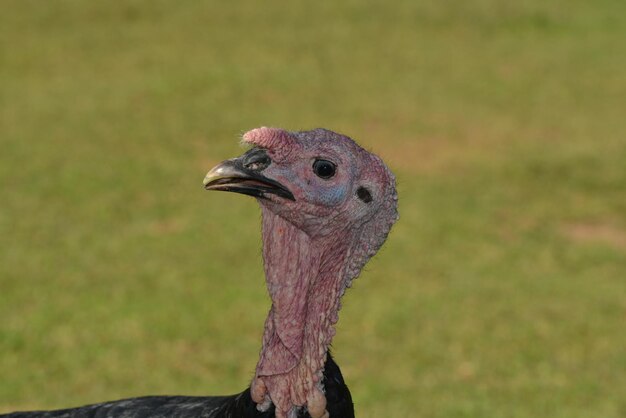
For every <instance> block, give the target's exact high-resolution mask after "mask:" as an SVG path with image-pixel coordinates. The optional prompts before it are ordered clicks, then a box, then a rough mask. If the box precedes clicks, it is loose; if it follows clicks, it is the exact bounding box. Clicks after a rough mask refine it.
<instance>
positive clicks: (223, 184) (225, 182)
mask: <svg viewBox="0 0 626 418" xmlns="http://www.w3.org/2000/svg"><path fill="white" fill-rule="evenodd" d="M203 184H204V188H205V189H206V190H221V191H225V192H236V193H242V194H246V195H249V196H254V197H259V198H265V199H267V195H268V194H273V195H276V196H280V197H283V198H285V199H289V200H296V199H295V197H294V196H293V194H292V193H291V192H290V191H289V189H287V188H286V187H285V186H283V185H282V184H280V183H279V182H277V181H275V180H272V179H270V178H268V177H265V176H263V175H262V174H261V173H260V172H259V171H255V170H251V169H248V168H246V167H244V165H243V162H242V159H241V158H233V159H231V160H226V161H223V162H221V163H219V164H218V165H216V166H215V167H213V168H212V169H211V171H209V172H208V173H207V175H206V176H205V177H204V181H203Z"/></svg>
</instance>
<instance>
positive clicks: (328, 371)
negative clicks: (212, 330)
mask: <svg viewBox="0 0 626 418" xmlns="http://www.w3.org/2000/svg"><path fill="white" fill-rule="evenodd" d="M323 384H324V387H325V389H326V391H325V392H326V399H327V402H328V404H327V408H328V413H329V417H330V418H353V417H354V408H353V405H352V397H351V395H350V391H349V390H348V387H347V386H346V384H345V382H344V380H343V376H342V375H341V370H340V369H339V366H337V364H336V363H335V361H334V360H333V359H332V357H331V356H330V354H329V355H328V359H327V361H326V366H325V369H324V380H323ZM252 417H254V418H274V407H273V406H272V407H271V408H270V409H268V410H267V411H265V412H259V411H258V410H257V409H256V404H255V403H254V402H253V401H252V398H251V397H250V389H246V390H244V391H243V392H241V393H239V394H237V395H231V396H146V397H141V398H132V399H122V400H118V401H112V402H104V403H99V404H94V405H87V406H81V407H78V408H70V409H59V410H55V411H29V412H13V413H10V414H5V415H0V418H252ZM298 418H310V416H309V414H308V413H307V412H305V411H301V412H300V414H299V415H298Z"/></svg>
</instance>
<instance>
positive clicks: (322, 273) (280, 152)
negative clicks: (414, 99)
mask: <svg viewBox="0 0 626 418" xmlns="http://www.w3.org/2000/svg"><path fill="white" fill-rule="evenodd" d="M243 140H244V142H246V143H249V144H251V145H254V146H256V147H259V148H260V149H263V150H265V151H266V152H267V155H268V156H269V158H270V159H271V164H269V165H267V166H266V167H263V168H261V169H260V171H261V172H262V175H263V176H265V177H266V178H269V179H271V180H272V181H277V182H278V183H280V184H281V185H283V186H284V187H286V188H287V189H288V190H289V191H290V192H291V193H292V195H293V197H294V199H293V200H287V199H284V198H282V197H277V196H274V195H267V196H263V197H262V198H260V199H258V200H259V203H260V205H261V209H262V215H263V260H264V266H265V278H266V281H267V287H268V291H269V295H270V297H271V299H272V308H271V310H270V312H269V314H268V318H267V320H266V322H265V332H264V334H263V346H262V349H261V354H260V358H259V363H258V364H257V369H256V374H255V378H254V380H253V381H252V386H251V395H252V399H253V400H254V401H255V402H257V403H258V404H259V408H260V409H261V410H263V409H265V408H268V407H269V405H271V404H273V405H274V406H275V408H276V417H277V418H294V417H295V413H296V411H297V410H298V408H301V407H303V406H306V407H307V409H308V411H309V412H310V414H311V416H312V417H313V418H326V417H328V415H327V411H328V410H327V408H326V403H327V399H325V395H324V391H323V387H322V386H321V380H322V372H323V368H324V363H325V361H326V352H327V349H328V346H329V345H330V343H331V341H332V338H333V336H334V334H335V328H334V327H335V324H336V323H337V320H338V318H339V316H338V311H339V309H340V307H341V302H340V300H341V297H342V296H343V294H344V292H345V291H346V288H348V287H349V286H350V285H351V282H352V280H353V279H355V278H356V277H357V276H358V275H359V273H360V272H361V269H362V268H363V266H364V265H365V263H366V262H367V261H368V260H369V259H370V258H371V257H372V256H373V255H374V254H376V252H377V251H378V249H379V248H380V246H381V245H382V244H383V242H384V241H385V239H386V238H387V234H388V233H389V231H390V229H391V227H392V225H393V223H394V222H395V221H396V220H397V219H398V213H397V199H398V198H397V194H396V188H395V178H394V176H393V174H392V173H391V171H390V170H389V169H388V168H387V167H386V166H385V164H384V163H383V162H382V160H381V159H380V158H379V157H377V156H376V155H374V154H372V153H370V152H368V151H367V150H365V149H363V148H361V147H360V146H359V145H357V144H356V142H354V141H353V140H352V139H350V138H348V137H346V136H344V135H341V134H338V133H336V132H332V131H329V130H326V129H315V130H312V131H302V132H288V131H285V130H282V129H278V128H258V129H254V130H252V131H250V132H247V133H246V134H245V135H244V136H243ZM320 160H323V161H327V162H328V161H329V162H332V163H333V164H334V166H335V167H336V170H335V171H334V174H333V175H331V176H328V177H320V176H319V175H318V174H316V173H315V170H314V166H315V163H316V162H317V161H320ZM363 193H366V194H367V195H368V198H367V199H364V198H363ZM360 195H361V196H360Z"/></svg>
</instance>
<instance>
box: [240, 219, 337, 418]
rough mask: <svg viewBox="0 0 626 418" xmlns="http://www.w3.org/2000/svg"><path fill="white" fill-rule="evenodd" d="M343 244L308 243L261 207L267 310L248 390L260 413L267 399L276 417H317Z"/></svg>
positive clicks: (321, 409) (322, 404)
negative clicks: (296, 413)
mask: <svg viewBox="0 0 626 418" xmlns="http://www.w3.org/2000/svg"><path fill="white" fill-rule="evenodd" d="M346 241H349V240H345V241H342V240H338V239H336V237H330V238H328V237H326V238H324V237H322V238H319V237H318V238H311V237H310V236H308V235H307V234H306V233H305V232H303V231H302V230H300V229H298V228H297V227H295V226H294V225H292V224H291V223H289V222H287V221H285V220H284V219H283V218H281V217H279V216H277V215H275V214H273V213H272V212H271V211H269V210H268V209H266V208H263V258H264V261H265V275H266V280H267V287H268V290H269V294H270V297H271V298H272V308H271V310H270V312H269V315H268V317H267V320H266V323H265V332H264V335H263V348H262V350H261V354H260V359H259V363H258V364H257V369H256V376H255V379H254V381H253V384H252V388H251V389H252V391H251V393H252V396H253V399H254V400H255V401H256V402H257V403H259V404H260V406H261V407H262V408H263V407H268V406H269V401H270V400H271V402H273V403H274V405H275V406H276V409H277V412H280V414H282V415H286V414H287V413H288V412H290V411H293V410H294V408H295V407H298V406H304V405H306V406H307V408H308V410H309V413H310V414H311V416H313V417H315V416H322V415H323V413H324V410H325V407H326V400H325V397H324V395H323V387H322V374H323V370H324V363H325V361H326V355H327V351H328V346H329V344H330V343H331V340H332V338H333V336H334V334H335V331H334V328H333V326H334V324H335V323H336V322H337V320H338V311H339V307H340V298H341V295H342V294H343V291H344V289H345V285H346V280H345V277H344V276H345V271H344V270H345V265H346V263H345V261H346V259H347V256H348V251H349V245H348V244H347V242H346ZM280 414H279V413H277V416H280Z"/></svg>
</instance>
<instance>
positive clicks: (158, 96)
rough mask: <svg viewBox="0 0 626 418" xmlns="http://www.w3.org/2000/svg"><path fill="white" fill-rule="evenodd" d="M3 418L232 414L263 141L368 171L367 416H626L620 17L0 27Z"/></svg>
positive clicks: (416, 12) (447, 8) (348, 344)
mask: <svg viewBox="0 0 626 418" xmlns="http://www.w3.org/2000/svg"><path fill="white" fill-rule="evenodd" d="M0 6H1V7H2V13H0V411H4V412H8V411H10V410H14V409H34V408H60V407H69V406H76V405H81V404H87V403H93V402H98V401H104V400H111V399H116V398H122V397H131V396H140V395H146V394H189V395H205V394H227V393H233V392H236V391H240V390H242V389H243V388H244V387H245V386H246V384H247V383H248V382H249V380H250V378H251V377H252V373H253V370H254V365H255V364H256V360H257V356H258V350H259V347H260V338H261V333H262V327H263V321H264V318H265V314H266V312H267V310H268V308H269V299H268V297H267V294H266V290H265V285H264V282H263V276H262V268H261V257H260V233H259V230H260V226H259V220H260V216H259V210H258V207H257V204H256V203H255V202H254V200H253V199H249V198H244V197H243V196H240V195H230V194H225V193H222V194H219V193H206V192H204V191H203V189H202V178H203V177H204V174H205V173H206V171H208V169H209V168H210V167H212V166H213V165H214V164H215V163H217V162H218V161H220V160H222V159H225V158H229V157H232V156H235V155H238V154H240V153H241V152H242V149H241V148H240V147H239V146H238V145H237V141H238V138H239V137H240V135H241V134H242V133H243V132H245V131H246V130H248V129H251V128H254V127H257V126H261V125H268V126H280V127H284V128H287V129H291V130H300V129H310V128H314V127H319V126H322V127H326V128H330V129H333V130H336V131H339V132H342V133H345V134H347V135H349V136H352V137H354V138H355V139H357V140H358V141H359V142H360V143H361V144H362V145H364V146H365V147H367V148H368V149H371V150H373V151H374V152H376V153H377V154H379V155H381V156H382V157H383V158H384V160H385V161H386V162H387V163H388V165H389V166H390V167H391V168H392V169H393V170H394V172H395V173H396V174H397V177H398V188H399V195H400V213H401V219H400V221H399V223H398V224H397V225H396V227H395V229H394V230H393V232H392V234H391V235H390V237H389V240H388V242H387V244H386V245H385V247H384V248H383V250H382V251H381V252H380V254H379V255H378V256H377V257H376V258H375V259H374V260H373V261H372V262H371V263H370V264H369V265H368V266H367V268H366V271H365V272H364V274H363V275H362V276H361V277H360V278H359V279H358V280H357V281H356V282H355V286H354V288H353V289H352V290H350V291H349V292H348V294H347V296H346V297H345V299H344V308H343V310H342V311H341V315H340V322H339V326H338V332H337V337H336V338H335V340H334V352H335V355H336V358H337V361H338V363H339V364H340V365H341V367H342V369H343V372H344V374H345V377H346V380H347V382H348V385H349V386H350V388H351V390H352V393H353V396H354V400H355V403H356V412H357V416H359V417H361V418H365V417H507V418H508V417H533V418H536V417H551V418H552V417H557V418H558V417H568V418H572V417H574V418H575V417H602V418H612V417H623V416H626V401H625V399H626V332H625V330H626V117H625V115H626V72H625V70H624V69H625V68H626V46H625V45H626V42H625V39H626V3H625V2H624V1H623V0H616V1H611V0H601V1H600V0H599V1H595V2H589V1H579V0H571V1H565V0H556V1H549V2H547V1H539V0H532V1H530V0H529V1H516V2H513V1H496V0H476V1H449V0H448V1H428V2H424V1H420V2H418V1H408V0H407V1H396V2H389V1H382V0H381V1H360V0H359V1H356V0H354V1H332V2H331V1H318V2H289V3H288V2H277V1H246V2H241V1H232V2H201V1H191V0H190V1H126V2H93V1H34V0H30V1H25V0H2V1H0Z"/></svg>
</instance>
